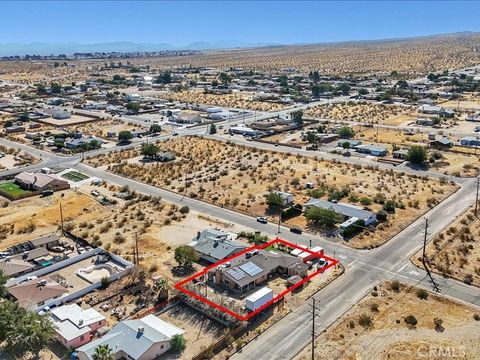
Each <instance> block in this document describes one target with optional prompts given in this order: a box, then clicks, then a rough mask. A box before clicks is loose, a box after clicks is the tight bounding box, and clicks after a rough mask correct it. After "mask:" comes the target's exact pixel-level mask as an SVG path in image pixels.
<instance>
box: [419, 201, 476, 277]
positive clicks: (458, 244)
mask: <svg viewBox="0 0 480 360" xmlns="http://www.w3.org/2000/svg"><path fill="white" fill-rule="evenodd" d="M474 210H475V208H474V207H473V206H472V208H470V209H469V210H468V211H466V212H465V213H464V214H463V215H462V216H460V217H459V218H458V219H457V220H455V222H454V223H453V224H452V225H451V226H450V227H448V228H447V229H446V230H444V231H442V232H441V233H440V234H438V235H437V236H435V238H434V239H433V240H432V241H431V242H429V243H428V244H427V262H428V267H429V269H430V270H431V271H433V272H436V273H439V274H442V275H445V276H449V277H453V278H455V279H457V280H460V281H464V282H466V283H467V284H473V285H475V286H480V245H479V244H480V220H479V218H478V217H476V216H475V211H474ZM421 257H422V252H421V251H419V252H417V253H416V254H415V255H414V256H412V261H413V263H414V264H415V265H417V266H420V267H422V268H423V265H422V262H421Z"/></svg>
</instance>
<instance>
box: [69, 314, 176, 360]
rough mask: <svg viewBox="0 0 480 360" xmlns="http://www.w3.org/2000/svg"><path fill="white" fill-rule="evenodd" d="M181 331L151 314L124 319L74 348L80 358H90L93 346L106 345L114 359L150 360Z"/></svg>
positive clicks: (166, 348)
mask: <svg viewBox="0 0 480 360" xmlns="http://www.w3.org/2000/svg"><path fill="white" fill-rule="evenodd" d="M183 333H184V331H183V330H182V329H179V328H177V327H176V326H174V325H172V324H170V323H168V322H166V321H163V320H161V319H159V318H158V317H156V316H155V315H148V316H146V317H144V318H142V319H136V320H124V321H121V322H119V323H118V324H116V325H115V326H114V327H113V328H112V330H110V331H109V332H108V333H107V334H105V335H104V336H102V337H101V338H99V339H96V340H93V341H91V342H89V343H88V344H85V345H83V346H81V347H79V348H78V349H77V353H78V358H79V359H80V360H93V358H94V354H95V349H96V348H97V347H98V346H100V345H106V346H108V347H109V348H110V349H112V355H113V358H114V359H132V360H151V359H156V358H157V357H159V356H161V355H162V354H164V353H165V352H167V351H168V350H169V349H170V340H171V339H172V337H173V336H175V335H181V334H183Z"/></svg>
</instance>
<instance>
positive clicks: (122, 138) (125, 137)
mask: <svg viewBox="0 0 480 360" xmlns="http://www.w3.org/2000/svg"><path fill="white" fill-rule="evenodd" d="M132 139H133V135H132V133H131V132H130V131H128V130H123V131H120V132H119V133H118V141H119V142H121V143H127V142H130V140H132Z"/></svg>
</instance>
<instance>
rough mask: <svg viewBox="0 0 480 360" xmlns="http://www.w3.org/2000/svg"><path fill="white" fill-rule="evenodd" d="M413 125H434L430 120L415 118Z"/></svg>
mask: <svg viewBox="0 0 480 360" xmlns="http://www.w3.org/2000/svg"><path fill="white" fill-rule="evenodd" d="M415 123H416V124H417V125H422V126H433V125H434V124H435V122H434V121H433V119H432V118H416V119H415Z"/></svg>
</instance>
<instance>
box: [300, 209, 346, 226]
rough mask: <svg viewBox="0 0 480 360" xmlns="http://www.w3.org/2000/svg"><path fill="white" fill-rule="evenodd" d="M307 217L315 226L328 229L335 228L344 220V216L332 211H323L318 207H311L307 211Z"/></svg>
mask: <svg viewBox="0 0 480 360" xmlns="http://www.w3.org/2000/svg"><path fill="white" fill-rule="evenodd" d="M305 217H306V218H307V220H309V221H311V222H313V223H314V224H315V225H318V226H321V227H323V228H326V229H329V228H332V227H334V226H335V224H336V223H337V222H339V221H341V219H342V216H341V215H340V214H337V213H336V212H335V211H333V210H332V209H321V208H318V207H316V206H311V207H309V208H308V209H307V210H306V211H305Z"/></svg>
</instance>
